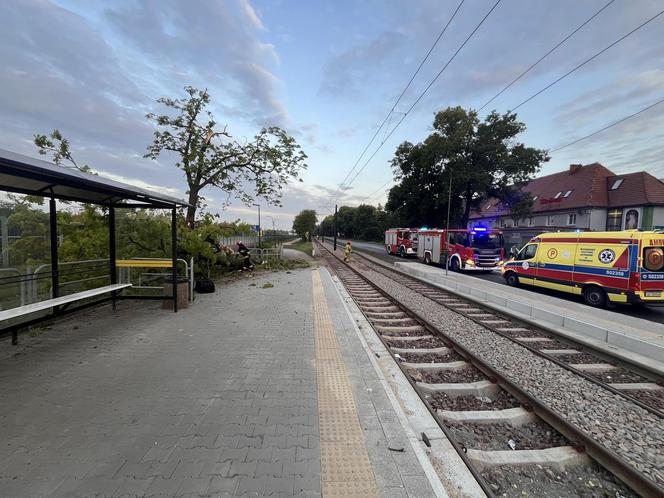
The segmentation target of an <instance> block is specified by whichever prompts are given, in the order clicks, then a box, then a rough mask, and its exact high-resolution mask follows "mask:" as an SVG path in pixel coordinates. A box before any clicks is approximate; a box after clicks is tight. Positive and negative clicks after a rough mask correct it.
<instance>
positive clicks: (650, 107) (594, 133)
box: [550, 99, 664, 152]
mask: <svg viewBox="0 0 664 498" xmlns="http://www.w3.org/2000/svg"><path fill="white" fill-rule="evenodd" d="M663 102H664V99H661V100H658V101H657V102H655V103H654V104H650V105H649V106H647V107H644V108H643V109H641V110H640V111H636V112H635V113H632V114H630V115H629V116H625V117H624V118H621V119H619V120H618V121H615V122H614V123H611V124H610V125H607V126H605V127H603V128H600V129H599V130H596V131H594V132H592V133H590V134H588V135H585V136H583V137H581V138H577V139H576V140H574V141H573V142H570V143H568V144H565V145H560V146H558V147H556V148H555V149H551V151H550V152H557V151H559V150H562V149H565V148H567V147H570V146H572V145H574V144H577V143H579V142H581V141H582V140H586V139H587V138H590V137H594V136H595V135H597V134H599V133H602V132H603V131H606V130H608V129H609V128H613V127H614V126H616V125H619V124H620V123H623V122H624V121H627V120H628V119H630V118H633V117H634V116H637V115H639V114H641V113H642V112H646V111H647V110H649V109H652V108H653V107H655V106H658V105H659V104H661V103H663Z"/></svg>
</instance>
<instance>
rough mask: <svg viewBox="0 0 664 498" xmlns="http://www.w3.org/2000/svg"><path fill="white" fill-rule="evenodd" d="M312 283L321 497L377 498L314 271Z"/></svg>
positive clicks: (343, 371) (335, 343) (323, 298)
mask: <svg viewBox="0 0 664 498" xmlns="http://www.w3.org/2000/svg"><path fill="white" fill-rule="evenodd" d="M311 278H312V281H313V302H314V338H315V350H316V380H317V383H318V418H319V425H320V466H321V484H322V491H323V496H324V497H325V498H335V497H338V496H339V497H341V496H343V497H351V496H356V497H363V498H364V497H366V498H370V497H378V486H377V485H376V479H375V477H374V473H373V469H372V468H371V463H370V462H369V455H368V454H367V448H366V446H365V445H364V434H363V433H362V427H361V426H360V421H359V419H358V417H357V408H356V407H355V399H354V398H353V390H352V388H351V385H350V379H349V378H348V370H347V368H346V363H345V362H344V360H343V357H342V356H341V349H340V347H339V342H338V341H337V335H336V333H335V331H334V325H333V324H332V320H331V318H330V311H329V309H328V307H327V301H326V300H325V290H324V289H323V281H322V280H321V277H320V273H319V272H318V270H314V271H313V272H312V273H311Z"/></svg>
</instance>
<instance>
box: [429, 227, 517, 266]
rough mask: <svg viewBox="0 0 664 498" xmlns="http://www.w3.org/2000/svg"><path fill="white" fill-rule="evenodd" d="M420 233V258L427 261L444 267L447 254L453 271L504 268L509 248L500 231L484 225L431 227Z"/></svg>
mask: <svg viewBox="0 0 664 498" xmlns="http://www.w3.org/2000/svg"><path fill="white" fill-rule="evenodd" d="M418 235H419V244H418V248H417V257H418V258H419V259H420V260H422V261H424V262H425V263H426V264H431V263H436V264H442V265H443V266H444V265H445V255H446V253H447V257H448V261H449V263H448V264H449V269H450V270H452V271H492V270H498V269H500V266H501V265H502V264H503V260H504V257H505V249H504V246H503V233H502V232H501V231H500V230H492V229H488V228H482V227H476V228H473V229H470V230H440V229H431V230H420V232H419V233H418ZM446 241H447V247H446V246H445V244H446ZM446 249H447V251H446Z"/></svg>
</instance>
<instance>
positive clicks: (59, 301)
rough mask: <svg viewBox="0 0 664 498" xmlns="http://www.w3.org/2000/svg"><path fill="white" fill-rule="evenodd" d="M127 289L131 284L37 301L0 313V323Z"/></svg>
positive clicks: (109, 286)
mask: <svg viewBox="0 0 664 498" xmlns="http://www.w3.org/2000/svg"><path fill="white" fill-rule="evenodd" d="M127 287H131V284H112V285H106V286H104V287H97V288H96V289H90V290H86V291H83V292H77V293H75V294H69V295H67V296H61V297H56V298H54V299H47V300H45V301H39V302H38V303H32V304H26V305H25V306H18V307H16V308H11V309H8V310H5V311H0V322H2V321H4V320H9V319H10V318H18V317H20V316H24V315H29V314H30V313H36V312H37V311H44V310H47V309H49V308H53V307H54V306H61V305H63V304H67V303H72V302H74V301H80V300H81V299H86V298H88V297H94V296H99V295H100V294H105V293H107V292H113V291H118V290H122V289H126V288H127Z"/></svg>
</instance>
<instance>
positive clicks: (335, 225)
mask: <svg viewBox="0 0 664 498" xmlns="http://www.w3.org/2000/svg"><path fill="white" fill-rule="evenodd" d="M337 214H338V211H337V205H336V204H335V205H334V250H335V251H336V250H337V233H338V231H337Z"/></svg>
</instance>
